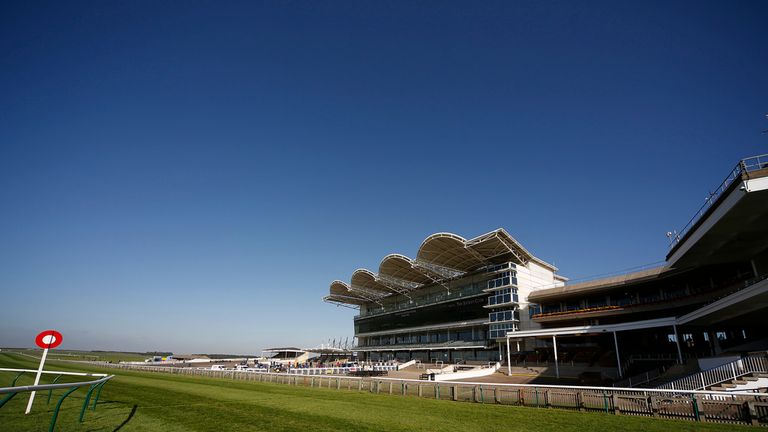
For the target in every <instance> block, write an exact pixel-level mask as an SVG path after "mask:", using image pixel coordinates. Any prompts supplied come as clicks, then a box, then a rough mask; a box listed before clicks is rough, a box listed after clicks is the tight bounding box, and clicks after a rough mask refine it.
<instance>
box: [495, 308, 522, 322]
mask: <svg viewBox="0 0 768 432" xmlns="http://www.w3.org/2000/svg"><path fill="white" fill-rule="evenodd" d="M488 319H489V321H490V322H497V321H512V320H515V321H519V320H520V312H519V311H518V310H516V309H509V310H503V311H497V312H491V313H490V314H488Z"/></svg>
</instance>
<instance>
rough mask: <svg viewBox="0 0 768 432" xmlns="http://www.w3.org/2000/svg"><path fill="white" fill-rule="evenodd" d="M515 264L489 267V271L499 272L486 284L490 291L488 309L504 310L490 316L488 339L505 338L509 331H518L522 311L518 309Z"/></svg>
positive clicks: (496, 311) (487, 289) (494, 312)
mask: <svg viewBox="0 0 768 432" xmlns="http://www.w3.org/2000/svg"><path fill="white" fill-rule="evenodd" d="M516 268H517V267H516V266H515V265H514V264H513V263H505V264H499V265H497V266H493V267H489V269H488V271H495V272H498V273H497V274H496V275H494V277H493V279H490V280H489V281H488V282H486V289H485V290H486V291H490V292H491V294H490V295H489V296H488V303H487V304H486V307H493V308H497V307H498V308H503V309H497V310H494V311H492V312H491V313H489V314H488V323H489V326H488V337H490V338H491V339H496V338H503V337H505V336H506V334H507V332H508V331H514V330H517V329H518V323H519V322H520V311H519V310H518V308H517V303H518V302H519V298H518V295H517V270H516Z"/></svg>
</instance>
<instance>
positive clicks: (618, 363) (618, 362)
mask: <svg viewBox="0 0 768 432" xmlns="http://www.w3.org/2000/svg"><path fill="white" fill-rule="evenodd" d="M613 346H614V348H616V368H617V369H619V378H623V377H624V374H623V373H622V372H621V356H620V355H619V339H618V338H617V337H616V332H613Z"/></svg>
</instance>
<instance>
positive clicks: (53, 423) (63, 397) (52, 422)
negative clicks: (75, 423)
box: [48, 387, 78, 432]
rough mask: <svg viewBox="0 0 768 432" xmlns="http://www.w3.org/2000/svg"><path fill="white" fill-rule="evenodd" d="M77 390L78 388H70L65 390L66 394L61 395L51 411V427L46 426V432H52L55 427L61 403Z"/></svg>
mask: <svg viewBox="0 0 768 432" xmlns="http://www.w3.org/2000/svg"><path fill="white" fill-rule="evenodd" d="M77 389H78V387H72V388H71V389H69V390H67V392H66V393H64V394H63V395H61V398H59V402H57V403H56V407H55V408H54V409H53V416H52V417H51V425H50V426H48V432H53V428H54V426H56V418H57V417H58V416H59V408H61V403H62V402H64V399H66V397H67V396H69V395H70V394H71V393H72V392H73V391H75V390H77Z"/></svg>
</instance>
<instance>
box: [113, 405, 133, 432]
mask: <svg viewBox="0 0 768 432" xmlns="http://www.w3.org/2000/svg"><path fill="white" fill-rule="evenodd" d="M138 409H139V406H138V405H136V404H134V405H133V408H132V409H131V412H130V413H129V414H128V417H127V418H126V419H125V420H123V422H122V423H120V424H119V425H117V427H116V428H115V429H114V430H113V431H112V432H117V431H119V430H120V429H122V428H123V426H125V425H127V424H128V422H129V421H131V419H132V418H133V416H134V415H135V414H136V410H138Z"/></svg>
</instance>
